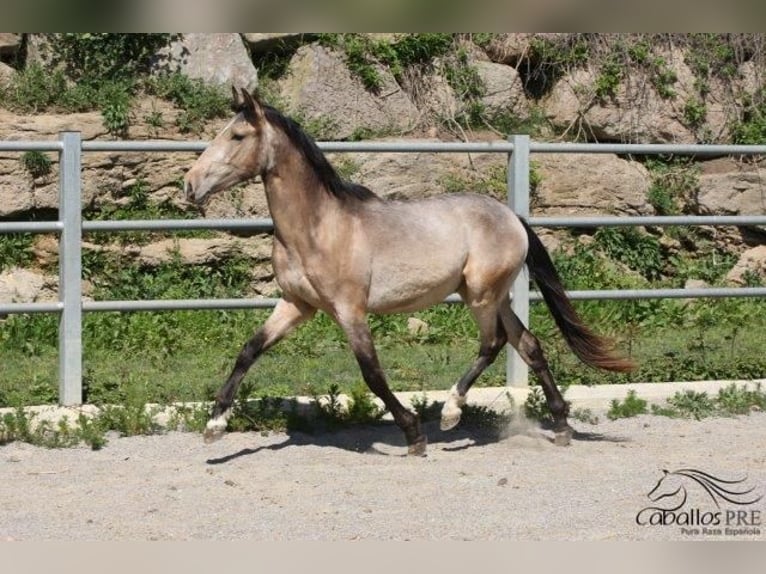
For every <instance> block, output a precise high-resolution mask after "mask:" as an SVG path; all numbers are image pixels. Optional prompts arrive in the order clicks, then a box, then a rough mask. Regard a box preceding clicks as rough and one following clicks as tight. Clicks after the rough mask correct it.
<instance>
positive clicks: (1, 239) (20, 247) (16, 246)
mask: <svg viewBox="0 0 766 574" xmlns="http://www.w3.org/2000/svg"><path fill="white" fill-rule="evenodd" d="M33 244H34V236H33V235H32V234H30V233H8V234H6V233H0V272H1V271H5V270H6V269H10V268H11V267H25V266H27V265H29V264H30V263H31V262H32V261H33V260H34V253H33V252H32V246H33Z"/></svg>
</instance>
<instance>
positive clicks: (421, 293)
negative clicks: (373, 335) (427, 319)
mask: <svg viewBox="0 0 766 574" xmlns="http://www.w3.org/2000/svg"><path fill="white" fill-rule="evenodd" d="M461 281H462V274H461V271H460V268H459V267H457V266H454V267H453V268H451V269H449V270H447V269H439V268H435V267H429V266H417V267H415V268H412V267H409V266H408V265H407V264H406V262H402V264H401V265H399V266H398V267H396V268H391V269H385V270H377V272H376V273H375V274H373V277H372V283H371V285H370V293H369V297H368V303H367V308H368V309H369V310H370V311H371V312H373V313H400V312H411V311H417V310H418V309H424V308H426V307H430V306H431V305H435V304H436V303H439V302H441V301H443V300H444V298H445V297H447V296H448V295H450V294H451V293H454V292H455V291H456V290H457V288H458V287H459V286H460V283H461Z"/></svg>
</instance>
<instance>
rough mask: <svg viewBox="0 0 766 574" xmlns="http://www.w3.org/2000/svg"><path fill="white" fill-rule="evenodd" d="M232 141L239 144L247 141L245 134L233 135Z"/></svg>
mask: <svg viewBox="0 0 766 574" xmlns="http://www.w3.org/2000/svg"><path fill="white" fill-rule="evenodd" d="M231 139H233V140H234V141H237V142H241V141H242V140H243V139H245V134H237V133H232V134H231Z"/></svg>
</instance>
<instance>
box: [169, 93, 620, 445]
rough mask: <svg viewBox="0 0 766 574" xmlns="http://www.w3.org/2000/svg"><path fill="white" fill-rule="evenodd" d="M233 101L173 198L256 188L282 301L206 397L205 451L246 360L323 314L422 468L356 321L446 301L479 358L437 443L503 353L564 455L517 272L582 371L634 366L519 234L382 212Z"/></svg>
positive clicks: (459, 387)
mask: <svg viewBox="0 0 766 574" xmlns="http://www.w3.org/2000/svg"><path fill="white" fill-rule="evenodd" d="M232 92H233V96H234V110H235V115H234V117H233V118H232V119H231V121H230V122H229V123H228V124H227V125H226V126H225V127H224V129H223V130H222V131H221V132H220V133H219V134H218V135H217V136H216V137H215V138H214V139H213V140H212V142H211V143H210V144H209V146H208V147H207V148H206V149H205V150H204V152H203V153H202V154H201V155H200V156H199V157H198V158H197V161H196V162H195V163H194V165H193V166H192V167H191V169H190V170H189V171H188V172H187V174H186V176H185V178H184V192H185V194H186V197H187V199H188V200H190V201H193V202H195V203H198V204H202V203H204V201H205V200H206V198H208V197H209V196H210V195H211V194H214V193H216V192H219V191H221V190H223V189H226V188H229V187H231V186H233V185H235V184H238V183H241V182H244V181H247V180H250V179H252V178H254V177H256V176H260V177H261V179H262V181H263V184H264V186H265V192H266V198H267V202H268V207H269V211H270V213H271V217H272V219H273V221H274V236H273V253H272V263H273V267H274V273H275V275H276V279H277V282H278V284H279V287H280V289H281V291H282V297H281V298H280V299H279V301H278V303H277V305H276V307H275V308H274V310H273V312H272V313H271V315H270V316H269V318H268V319H267V320H266V321H265V323H264V324H263V325H262V326H261V328H260V329H258V330H257V331H256V332H255V334H254V335H253V337H252V338H251V339H250V340H249V341H247V343H246V344H245V345H244V347H243V348H242V350H241V352H240V353H239V356H238V357H237V359H236V363H235V365H234V367H233V369H232V371H231V374H230V376H229V378H228V379H227V380H226V382H225V384H224V385H223V386H222V387H221V389H220V391H219V392H218V394H217V395H216V398H215V403H214V405H213V409H212V413H211V417H210V420H209V421H208V423H207V426H206V428H205V433H204V437H205V440H206V441H207V442H211V441H213V440H216V439H218V438H220V437H221V436H222V435H223V433H224V432H225V430H226V422H227V419H228V417H229V416H230V414H231V408H232V404H233V402H234V398H235V396H236V392H237V388H238V386H239V384H240V382H241V380H242V378H243V376H244V375H245V373H246V372H247V370H248V369H249V368H250V366H251V365H252V364H253V363H254V362H255V360H256V359H257V358H258V357H259V356H260V355H261V354H262V353H264V352H265V351H266V350H268V349H269V348H271V347H272V346H273V345H275V344H276V343H277V342H278V341H279V340H281V339H282V338H283V337H284V336H285V335H287V334H288V333H289V332H290V331H291V330H293V329H294V328H295V327H297V326H298V325H300V324H301V323H303V322H304V321H307V320H308V319H310V318H311V317H312V316H313V315H314V314H315V313H316V311H317V310H321V311H323V312H325V313H327V314H328V315H329V316H330V317H332V318H333V319H334V320H335V321H336V322H337V323H338V325H339V326H340V327H341V328H342V329H343V331H344V333H345V335H346V337H347V338H348V342H349V344H350V347H351V350H352V351H353V353H354V355H355V357H356V360H357V362H358V364H359V367H360V369H361V372H362V376H363V378H364V380H365V382H366V383H367V385H368V386H369V388H370V390H371V391H372V392H373V393H374V394H375V395H377V396H378V397H379V398H380V399H381V400H382V401H383V403H384V404H385V406H386V408H387V409H388V410H389V411H390V412H391V414H392V416H393V418H394V421H395V422H396V424H397V425H398V426H399V428H400V429H401V430H402V431H403V432H404V435H405V438H406V441H407V445H408V453H409V454H411V455H423V454H425V451H426V443H427V440H426V436H425V435H424V434H423V432H422V430H421V427H420V422H419V420H418V417H417V415H416V414H415V413H413V412H411V411H410V410H408V409H407V408H405V407H404V406H403V405H402V404H401V403H400V402H399V400H398V399H397V398H396V396H395V395H394V394H393V393H392V392H391V390H390V388H389V386H388V384H387V382H386V377H385V375H384V373H383V370H382V369H381V366H380V363H379V362H378V357H377V354H376V351H375V345H374V342H373V339H372V335H371V332H370V328H369V326H368V322H367V314H368V313H407V312H413V311H416V310H419V309H423V308H425V307H428V306H431V305H434V304H436V303H439V302H441V301H442V300H443V299H444V298H445V297H446V296H448V295H449V294H451V293H455V292H456V293H458V294H459V295H460V296H461V298H462V300H463V301H464V303H465V304H466V305H467V306H468V308H469V309H470V311H471V313H472V314H473V317H474V318H475V320H476V323H477V325H478V330H479V335H480V346H479V353H478V356H477V358H476V360H475V361H474V362H473V364H472V365H471V366H470V368H469V369H468V370H467V371H466V372H465V374H463V376H462V377H461V378H460V380H459V381H458V382H457V383H456V384H455V385H454V386H453V387H452V388H451V390H450V393H449V396H448V399H447V400H446V401H445V403H444V406H443V408H442V411H441V429H443V430H449V429H451V428H453V427H455V426H456V425H457V424H458V422H459V421H460V417H461V413H462V409H461V407H462V406H463V405H464V404H465V402H466V393H467V392H468V390H469V389H470V387H471V385H472V384H473V383H474V381H475V380H476V379H477V378H478V377H479V375H480V374H481V373H482V372H483V371H484V369H486V368H487V366H488V365H490V364H491V363H492V362H493V361H494V360H495V358H496V357H497V355H498V353H499V351H500V350H501V348H502V347H503V345H505V344H506V343H509V344H510V345H512V346H513V347H514V348H515V349H516V351H517V352H518V353H519V354H520V355H521V357H522V358H523V360H524V361H525V362H526V363H527V364H528V365H529V366H530V367H531V369H532V370H533V372H534V373H535V375H536V376H537V378H538V380H539V382H540V384H541V386H542V389H543V391H544V393H545V398H546V401H547V405H548V408H549V409H550V411H551V414H552V417H553V421H554V422H553V431H554V437H555V442H556V444H562V445H563V444H569V442H570V439H571V436H572V429H571V427H570V426H569V423H568V422H567V415H568V406H567V403H566V402H565V401H564V400H563V397H562V395H561V393H560V392H559V390H558V388H557V387H556V384H555V383H554V380H553V377H552V375H551V372H550V370H549V368H548V363H547V361H546V359H545V356H544V354H543V350H542V348H541V346H540V343H539V342H538V340H537V338H536V337H535V336H534V335H532V333H530V332H529V330H527V328H526V327H525V326H524V325H523V323H522V322H521V320H520V319H519V318H518V317H517V316H516V314H515V313H514V312H513V311H512V309H511V307H510V297H509V289H510V287H511V284H512V282H513V281H514V279H515V278H516V276H517V275H518V273H519V272H520V270H521V269H522V267H523V265H524V264H525V263H526V265H527V267H528V269H529V273H530V275H531V277H532V278H533V279H534V280H535V282H536V283H537V285H538V287H539V289H540V291H541V292H542V295H543V298H544V300H545V302H546V304H547V306H548V308H549V310H550V312H551V314H552V315H553V317H554V319H555V321H556V324H557V325H558V327H559V329H560V331H561V332H562V334H563V336H564V338H565V340H566V341H567V343H568V344H569V347H570V348H571V349H572V351H573V352H574V353H575V354H576V355H577V357H578V358H579V359H580V360H581V361H583V362H584V363H586V364H588V365H591V366H593V367H598V368H602V369H606V370H611V371H618V372H619V371H626V370H630V369H631V368H633V365H632V363H631V362H630V361H629V360H627V359H625V358H622V357H620V356H618V355H616V354H614V352H613V349H612V344H611V343H610V341H609V340H607V339H605V338H602V337H600V336H597V335H595V334H594V333H593V332H592V331H591V330H589V329H588V327H586V326H585V325H584V324H583V322H582V321H581V319H580V318H579V317H578V315H577V313H576V312H575V309H574V308H573V307H572V305H571V303H570V301H569V300H568V298H567V296H566V294H565V292H564V288H563V286H562V284H561V281H560V279H559V277H558V274H557V272H556V270H555V268H554V266H553V263H552V261H551V259H550V257H549V255H548V253H547V251H546V249H545V247H544V245H543V244H542V243H541V241H540V239H539V238H538V236H537V235H536V234H535V232H534V231H533V230H532V229H531V228H530V226H529V224H528V223H527V222H525V221H524V220H523V219H521V218H519V217H517V216H516V215H515V214H514V213H513V211H511V210H510V209H509V208H508V207H507V206H505V205H504V204H502V203H501V202H499V201H497V200H495V199H493V198H490V197H488V196H484V195H479V194H473V193H450V194H443V195H438V196H434V197H429V198H426V199H418V200H410V201H399V200H397V201H393V200H386V199H383V198H381V197H379V196H377V195H376V194H375V193H373V192H372V191H370V190H369V189H367V188H366V187H364V186H362V185H358V184H355V183H351V182H348V181H344V180H343V179H342V178H341V177H340V176H339V175H338V173H337V172H336V171H335V169H334V168H333V167H332V165H331V164H330V163H329V161H328V160H327V158H326V157H325V155H324V154H323V153H322V152H321V150H320V149H319V148H318V147H317V145H316V143H315V142H314V140H313V139H312V138H311V137H310V136H309V135H308V134H306V132H305V131H303V130H302V129H301V127H300V126H299V125H298V124H297V123H296V122H295V121H293V120H292V119H290V118H288V117H286V116H285V115H283V114H281V113H280V112H279V111H277V110H276V109H274V108H273V107H271V106H269V105H266V104H264V103H263V102H261V101H260V99H259V98H258V95H257V94H250V93H248V92H247V91H245V90H240V91H239V92H238V91H237V90H236V89H235V88H232Z"/></svg>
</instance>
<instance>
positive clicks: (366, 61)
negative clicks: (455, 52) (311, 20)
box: [318, 34, 454, 92]
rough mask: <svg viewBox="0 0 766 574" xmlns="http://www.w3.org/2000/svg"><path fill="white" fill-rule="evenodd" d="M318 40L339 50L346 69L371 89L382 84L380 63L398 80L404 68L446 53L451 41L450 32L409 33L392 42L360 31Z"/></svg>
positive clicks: (378, 88) (323, 36)
mask: <svg viewBox="0 0 766 574" xmlns="http://www.w3.org/2000/svg"><path fill="white" fill-rule="evenodd" d="M318 39H319V42H320V43H321V44H323V45H325V46H330V47H333V48H338V49H341V50H342V51H343V53H344V55H345V58H346V65H347V66H348V69H349V71H350V72H351V73H352V74H353V75H354V76H356V77H357V78H359V80H360V81H361V82H362V84H363V85H364V87H365V88H366V89H367V90H369V91H371V92H378V91H379V90H380V89H381V88H382V87H383V78H382V76H381V74H380V71H379V68H378V66H379V65H381V64H382V65H385V66H388V68H389V69H390V71H391V73H392V74H393V76H394V78H396V79H397V81H400V80H401V77H402V74H403V73H404V71H405V70H406V69H407V68H409V67H411V66H416V65H424V64H427V63H430V62H431V61H432V60H433V59H434V58H437V57H439V56H442V55H444V54H446V53H447V52H448V51H449V50H450V48H451V47H452V45H453V42H454V40H453V37H452V35H451V34H408V35H406V36H403V37H402V38H401V39H400V40H397V41H396V42H392V43H390V42H387V41H374V40H372V39H370V38H369V37H368V36H363V35H361V34H320V35H319V38H318Z"/></svg>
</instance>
